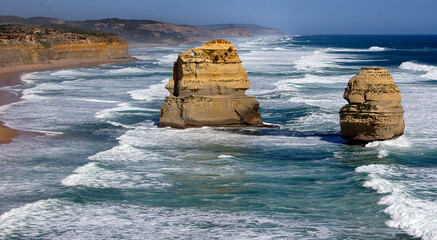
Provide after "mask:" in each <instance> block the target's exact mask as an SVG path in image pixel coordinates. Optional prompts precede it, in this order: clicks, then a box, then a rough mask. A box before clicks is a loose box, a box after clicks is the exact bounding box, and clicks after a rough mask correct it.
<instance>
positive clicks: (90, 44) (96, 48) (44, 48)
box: [0, 25, 130, 67]
mask: <svg viewBox="0 0 437 240" xmlns="http://www.w3.org/2000/svg"><path fill="white" fill-rule="evenodd" d="M128 57H130V56H129V51H128V43H127V42H126V41H125V40H123V39H122V38H121V37H119V36H117V35H115V34H103V33H95V32H83V33H73V32H66V31H61V30H57V29H52V28H41V27H34V26H23V25H2V26H0V67H13V66H19V65H24V64H46V63H49V62H50V60H59V59H112V58H128Z"/></svg>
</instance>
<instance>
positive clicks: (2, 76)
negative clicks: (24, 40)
mask: <svg viewBox="0 0 437 240" xmlns="http://www.w3.org/2000/svg"><path fill="white" fill-rule="evenodd" d="M132 60H134V58H115V59H75V60H70V59H61V60H52V61H51V63H50V64H31V65H21V66H16V67H4V68H0V106H3V105H7V104H11V103H14V102H18V101H20V97H21V94H16V92H13V91H10V90H9V89H7V88H5V87H10V86H16V85H20V84H24V82H23V81H21V75H22V74H24V73H29V72H37V71H50V70H56V69H64V68H81V67H93V66H98V65H101V64H106V63H121V62H129V61H132ZM0 118H1V113H0ZM19 134H24V135H38V134H37V133H29V132H24V131H19V129H11V128H9V127H7V126H5V125H4V123H3V122H2V121H0V144H1V143H10V142H12V140H13V139H14V137H16V136H17V135H19Z"/></svg>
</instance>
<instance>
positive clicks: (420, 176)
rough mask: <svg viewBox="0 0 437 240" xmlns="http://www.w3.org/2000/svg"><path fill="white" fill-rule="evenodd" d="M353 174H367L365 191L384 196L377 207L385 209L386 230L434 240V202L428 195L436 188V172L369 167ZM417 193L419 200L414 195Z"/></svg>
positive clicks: (436, 215) (436, 219)
mask: <svg viewBox="0 0 437 240" xmlns="http://www.w3.org/2000/svg"><path fill="white" fill-rule="evenodd" d="M355 171H356V172H358V173H367V174H368V176H367V180H366V181H365V182H364V184H363V186H364V187H368V188H372V189H374V190H376V191H377V192H378V193H380V194H387V195H386V196H384V197H383V198H381V200H380V201H379V202H378V204H382V205H387V208H386V209H385V210H384V212H385V213H387V214H388V215H390V217H391V220H390V221H387V223H386V224H387V225H388V226H390V227H395V228H400V229H403V230H404V231H406V232H407V233H409V234H411V235H413V236H415V237H421V238H423V239H425V240H435V239H437V202H435V201H434V199H435V196H433V193H432V191H430V189H435V188H436V187H437V169H433V168H411V167H402V166H397V165H381V164H372V165H366V166H361V167H358V168H356V170H355ZM419 190H421V193H420V194H421V195H422V197H419V196H417V195H416V194H417V193H416V192H417V191H419ZM424 191H425V192H427V193H425V195H423V194H424V193H423V192H424ZM426 195H428V197H427V196H426Z"/></svg>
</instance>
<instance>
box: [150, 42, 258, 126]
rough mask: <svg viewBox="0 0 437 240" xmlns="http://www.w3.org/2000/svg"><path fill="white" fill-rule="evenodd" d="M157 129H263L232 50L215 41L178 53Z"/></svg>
mask: <svg viewBox="0 0 437 240" xmlns="http://www.w3.org/2000/svg"><path fill="white" fill-rule="evenodd" d="M166 88H167V90H168V91H169V93H170V96H169V97H167V98H166V100H165V102H164V104H163V105H162V108H161V115H160V120H159V123H158V126H159V127H167V126H170V127H175V128H187V127H202V126H239V127H240V126H246V127H247V126H251V127H265V126H266V125H264V124H263V123H262V120H261V116H260V115H259V114H258V112H257V111H258V109H259V103H258V101H257V100H256V99H255V97H248V96H246V94H245V92H246V90H247V89H249V78H248V77H247V72H246V71H245V70H244V68H243V67H242V66H241V59H240V57H239V56H238V54H237V49H236V48H235V46H234V45H233V44H232V43H230V42H228V41H225V40H222V39H218V40H214V41H211V42H206V43H205V44H204V45H203V46H201V47H197V48H193V49H189V50H187V51H186V52H185V53H179V56H178V59H177V61H176V62H175V64H174V67H173V78H172V79H170V81H169V83H168V84H167V85H166Z"/></svg>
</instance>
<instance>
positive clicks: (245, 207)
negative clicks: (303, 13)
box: [0, 36, 437, 239]
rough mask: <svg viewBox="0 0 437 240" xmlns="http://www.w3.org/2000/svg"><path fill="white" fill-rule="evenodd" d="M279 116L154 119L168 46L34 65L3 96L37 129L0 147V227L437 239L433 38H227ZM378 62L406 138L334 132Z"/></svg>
mask: <svg viewBox="0 0 437 240" xmlns="http://www.w3.org/2000/svg"><path fill="white" fill-rule="evenodd" d="M230 40H231V41H232V42H233V43H234V44H235V45H236V47H237V49H238V52H239V54H240V58H241V59H242V60H243V66H244V68H245V69H246V70H247V72H248V75H249V79H250V81H251V88H250V89H249V90H248V91H247V94H248V95H252V96H256V97H257V99H258V101H259V102H260V106H261V109H260V114H261V115H262V117H263V120H264V122H266V123H270V124H275V125H277V126H278V128H273V129H252V128H244V129H239V128H233V129H228V128H198V129H186V130H176V129H171V128H157V127H156V124H157V121H158V120H159V110H160V107H161V104H162V103H163V100H164V98H165V96H167V95H168V92H167V91H166V90H165V88H164V86H165V84H166V83H167V81H168V80H169V78H170V77H171V71H172V65H173V61H174V60H176V58H177V53H178V52H183V51H185V50H186V49H188V48H192V47H194V45H185V46H179V47H154V48H136V49H131V54H132V55H133V56H134V57H136V58H138V59H140V60H138V61H135V62H131V63H125V64H108V65H102V66H100V67H94V68H81V69H68V70H58V71H51V72H38V73H30V74H26V75H24V76H23V80H25V81H26V82H27V83H28V84H27V85H24V86H17V87H13V88H12V90H13V91H17V92H19V91H22V93H23V99H24V100H23V101H21V102H19V103H16V104H12V105H9V106H4V107H2V109H1V110H2V119H3V120H4V121H5V122H6V123H7V125H9V126H11V127H13V128H18V129H23V130H33V131H40V132H44V133H46V135H44V136H40V137H31V138H30V137H25V136H21V137H19V138H18V139H16V141H14V142H13V143H11V144H7V145H0V152H1V154H0V192H1V194H0V214H1V215H0V238H2V239H14V238H17V239H21V238H24V239H108V238H128V239H150V238H155V239H416V238H423V239H437V200H436V199H437V181H436V180H437V150H436V148H435V146H436V143H437V130H436V128H435V126H436V121H437V116H436V115H437V114H436V113H435V111H434V108H435V106H437V98H436V92H437V91H436V90H437V89H436V88H437V84H436V83H437V37H436V36H278V37H258V38H245V39H230ZM366 66H377V67H387V68H388V69H389V71H390V72H391V74H392V75H393V77H394V79H395V82H396V84H397V85H398V87H399V88H400V89H401V93H402V97H403V100H402V104H403V106H404V109H405V111H406V112H405V121H406V126H407V127H406V132H405V135H404V136H402V137H400V138H398V139H396V140H390V141H383V142H373V143H370V144H367V145H366V146H350V145H346V144H344V141H343V140H342V139H341V138H340V127H339V116H338V110H339V109H340V107H342V106H343V105H345V104H346V101H345V100H344V99H343V98H342V96H343V91H344V88H345V87H346V84H347V81H348V80H349V79H350V78H351V77H352V76H353V75H354V74H356V73H358V72H359V71H360V68H361V67H366Z"/></svg>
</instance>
